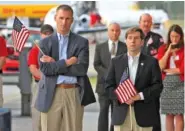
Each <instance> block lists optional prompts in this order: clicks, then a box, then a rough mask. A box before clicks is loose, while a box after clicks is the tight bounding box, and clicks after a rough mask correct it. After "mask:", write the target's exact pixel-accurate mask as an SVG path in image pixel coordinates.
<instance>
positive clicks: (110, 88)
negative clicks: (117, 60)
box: [105, 59, 117, 100]
mask: <svg viewBox="0 0 185 131" xmlns="http://www.w3.org/2000/svg"><path fill="white" fill-rule="evenodd" d="M115 87H116V76H115V67H114V59H112V60H111V63H110V66H109V69H108V74H107V77H106V80H105V88H106V92H108V94H109V97H110V99H112V100H117V97H116V95H115V93H114V89H115Z"/></svg>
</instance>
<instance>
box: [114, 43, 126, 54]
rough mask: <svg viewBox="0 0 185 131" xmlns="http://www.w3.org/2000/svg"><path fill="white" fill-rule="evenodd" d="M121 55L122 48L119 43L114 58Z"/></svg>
mask: <svg viewBox="0 0 185 131" xmlns="http://www.w3.org/2000/svg"><path fill="white" fill-rule="evenodd" d="M123 53H124V50H123V47H122V45H121V43H120V42H118V46H117V52H116V56H118V55H121V54H123Z"/></svg>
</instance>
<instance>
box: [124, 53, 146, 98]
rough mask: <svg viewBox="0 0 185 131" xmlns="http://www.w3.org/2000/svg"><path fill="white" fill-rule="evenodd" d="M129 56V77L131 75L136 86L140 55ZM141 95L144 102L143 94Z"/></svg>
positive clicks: (140, 93)
mask: <svg viewBox="0 0 185 131" xmlns="http://www.w3.org/2000/svg"><path fill="white" fill-rule="evenodd" d="M127 55H128V66H129V75H130V80H131V81H132V83H133V85H135V79H136V73H137V68H138V64H139V56H140V53H139V54H137V55H136V56H131V55H130V54H129V53H127ZM139 95H140V97H141V100H144V96H143V93H142V92H139Z"/></svg>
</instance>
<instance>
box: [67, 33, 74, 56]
mask: <svg viewBox="0 0 185 131" xmlns="http://www.w3.org/2000/svg"><path fill="white" fill-rule="evenodd" d="M75 39H76V37H75V35H74V34H73V33H72V32H70V34H69V40H68V46H67V58H70V57H71V56H72V55H73V49H74V47H75V45H76V42H75Z"/></svg>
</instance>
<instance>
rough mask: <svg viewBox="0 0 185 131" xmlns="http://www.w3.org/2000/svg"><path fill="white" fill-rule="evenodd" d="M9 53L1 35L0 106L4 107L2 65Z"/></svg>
mask: <svg viewBox="0 0 185 131" xmlns="http://www.w3.org/2000/svg"><path fill="white" fill-rule="evenodd" d="M7 55H8V52H7V48H6V41H5V39H4V38H3V37H1V36H0V107H3V91H2V90H3V89H2V88H3V87H2V86H3V82H2V77H1V74H2V67H3V65H4V64H5V62H6V56H7Z"/></svg>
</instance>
